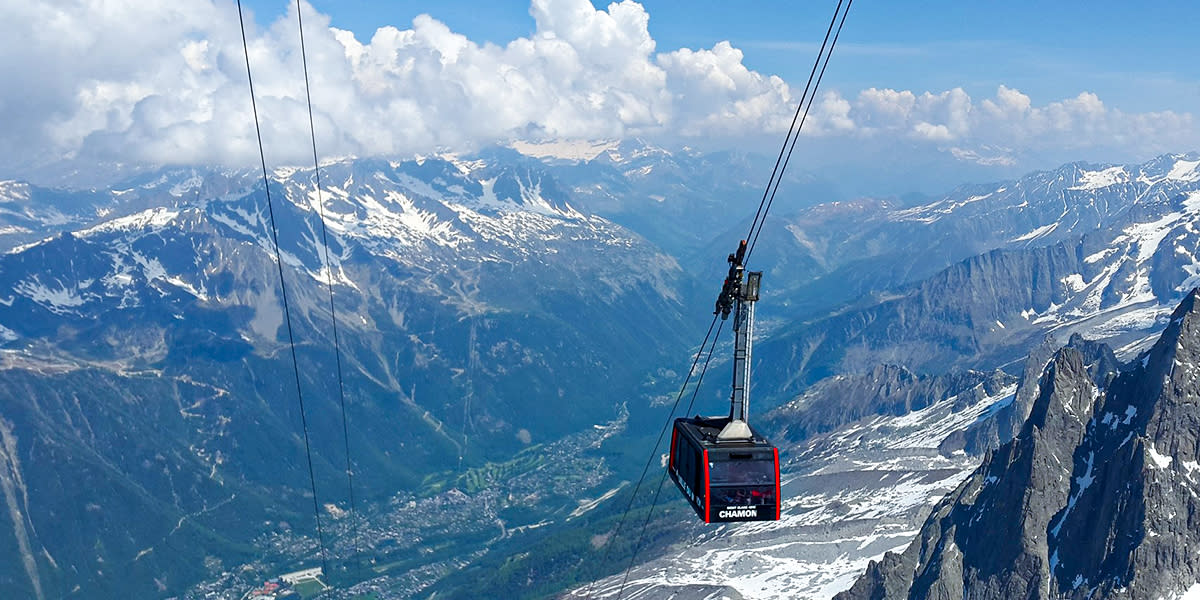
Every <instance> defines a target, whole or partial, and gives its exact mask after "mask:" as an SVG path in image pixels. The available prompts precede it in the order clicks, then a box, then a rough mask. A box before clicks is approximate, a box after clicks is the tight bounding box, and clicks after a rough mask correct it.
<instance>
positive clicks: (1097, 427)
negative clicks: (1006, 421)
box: [837, 290, 1200, 600]
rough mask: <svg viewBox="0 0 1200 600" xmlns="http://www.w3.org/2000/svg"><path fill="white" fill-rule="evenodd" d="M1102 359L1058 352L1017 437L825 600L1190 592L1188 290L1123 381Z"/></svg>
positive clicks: (1192, 404) (1193, 424) (1197, 345)
mask: <svg viewBox="0 0 1200 600" xmlns="http://www.w3.org/2000/svg"><path fill="white" fill-rule="evenodd" d="M1081 349H1082V351H1081ZM1110 359H1111V353H1109V352H1107V351H1106V349H1104V348H1101V347H1098V346H1095V345H1091V346H1089V345H1088V344H1086V343H1084V342H1083V341H1082V340H1072V344H1071V345H1069V346H1068V347H1066V348H1063V349H1062V350H1060V351H1059V352H1058V353H1057V354H1056V355H1055V356H1054V358H1053V360H1052V361H1050V363H1049V365H1047V366H1046V368H1045V370H1044V372H1043V374H1042V376H1041V378H1040V380H1039V382H1038V394H1037V396H1036V400H1034V402H1033V405H1032V407H1031V408H1030V412H1029V418H1028V419H1027V420H1026V421H1025V424H1024V426H1023V428H1022V429H1021V431H1020V433H1019V434H1018V435H1017V436H1016V437H1015V438H1014V439H1013V440H1012V441H1011V442H1009V443H1006V444H1004V445H1002V446H1000V447H999V448H998V449H996V450H995V451H994V452H991V453H989V454H988V455H987V457H986V458H985V460H984V462H983V464H982V465H981V466H980V467H979V469H978V470H976V471H975V473H974V474H973V475H972V476H971V477H969V478H968V479H967V480H966V481H964V482H963V484H962V485H961V486H959V488H958V489H957V490H955V491H954V492H953V493H951V494H950V495H949V496H947V497H946V498H945V499H944V500H942V502H941V503H940V504H939V505H938V506H937V507H936V508H935V509H934V511H933V513H932V514H931V515H930V517H929V518H928V520H927V521H926V522H925V524H924V526H923V527H922V528H921V532H920V534H919V535H918V537H917V539H916V540H914V542H913V543H912V544H911V545H910V546H909V547H908V548H907V549H906V550H905V551H904V552H903V553H901V554H888V555H886V556H885V557H884V558H883V559H882V560H880V561H879V562H875V563H872V564H871V565H870V566H869V568H868V569H867V572H866V573H865V574H864V575H863V576H862V577H860V578H859V580H858V581H857V582H856V583H855V584H854V586H853V587H852V588H851V589H850V590H848V591H846V592H844V593H842V594H840V595H838V596H837V598H838V599H839V600H857V599H864V600H865V599H873V600H883V599H891V598H897V599H899V598H910V599H918V598H920V599H926V598H928V599H947V600H948V599H950V598H966V599H980V600H983V599H985V598H1072V599H1076V598H1078V599H1082V598H1130V599H1142V598H1159V597H1166V598H1170V597H1177V596H1178V595H1180V594H1182V593H1183V592H1184V591H1186V590H1188V589H1190V588H1191V587H1192V586H1193V585H1197V583H1196V582H1197V581H1198V580H1200V496H1198V495H1197V493H1198V492H1200V462H1198V460H1197V454H1198V452H1200V441H1198V437H1200V302H1198V299H1197V291H1196V290H1193V291H1192V293H1190V294H1189V295H1188V296H1187V298H1185V299H1184V301H1183V303H1182V304H1181V305H1180V306H1179V307H1178V308H1177V309H1176V311H1175V312H1174V314H1173V315H1172V318H1171V322H1170V325H1169V326H1168V327H1167V330H1166V331H1165V332H1164V333H1163V334H1162V337H1161V338H1160V339H1159V341H1158V342H1157V343H1156V344H1155V345H1154V347H1153V348H1151V349H1150V350H1149V351H1148V352H1147V353H1145V354H1144V355H1143V356H1142V357H1141V358H1140V359H1139V360H1138V361H1137V362H1135V363H1134V364H1133V365H1132V366H1130V367H1127V368H1126V370H1125V372H1123V373H1121V374H1120V375H1115V372H1114V370H1113V366H1114V363H1113V362H1112V361H1111V360H1110ZM1089 366H1090V367H1091V368H1089ZM1198 589H1200V588H1198Z"/></svg>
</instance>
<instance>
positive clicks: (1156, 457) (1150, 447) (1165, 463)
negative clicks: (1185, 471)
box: [1146, 444, 1175, 469]
mask: <svg viewBox="0 0 1200 600" xmlns="http://www.w3.org/2000/svg"><path fill="white" fill-rule="evenodd" d="M1146 452H1147V453H1148V454H1149V455H1150V460H1152V461H1154V464H1156V465H1158V468H1160V469H1166V468H1168V467H1170V466H1171V461H1173V460H1175V459H1174V458H1172V457H1170V456H1163V455H1162V454H1159V453H1158V450H1156V449H1155V448H1154V444H1146Z"/></svg>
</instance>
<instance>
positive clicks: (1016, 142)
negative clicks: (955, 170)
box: [808, 85, 1200, 166]
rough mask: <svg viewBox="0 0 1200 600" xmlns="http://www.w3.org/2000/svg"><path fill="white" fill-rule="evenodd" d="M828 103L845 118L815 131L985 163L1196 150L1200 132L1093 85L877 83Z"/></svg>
mask: <svg viewBox="0 0 1200 600" xmlns="http://www.w3.org/2000/svg"><path fill="white" fill-rule="evenodd" d="M820 106H821V107H826V106H837V108H836V110H829V109H825V108H821V109H819V111H818V117H817V120H818V121H821V120H825V121H829V122H831V123H836V124H837V126H836V127H835V128H833V129H832V131H831V130H830V128H829V127H825V128H821V127H818V128H816V129H815V130H814V131H810V132H808V133H809V134H810V135H817V136H822V135H823V136H829V135H837V136H841V137H850V138H853V139H857V140H860V141H868V140H869V141H880V140H884V141H893V142H907V143H909V144H918V145H921V144H924V145H928V146H930V147H932V148H936V149H940V150H943V151H945V152H946V153H948V154H950V155H951V156H953V157H955V158H957V159H959V160H963V161H968V162H974V163H978V164H983V165H989V164H991V165H1005V166H1007V165H1011V164H1014V162H1015V161H1014V160H1013V159H1012V158H1011V157H1006V156H1005V153H1009V154H1012V153H1016V152H1019V151H1020V150H1021V149H1027V150H1032V151H1036V152H1039V153H1050V154H1064V155H1069V153H1071V152H1090V151H1094V150H1102V151H1117V150H1119V154H1121V155H1123V156H1137V155H1146V154H1153V153H1158V152H1167V151H1181V150H1189V149H1192V147H1193V146H1194V145H1195V144H1196V142H1197V141H1198V139H1200V136H1198V132H1197V126H1196V120H1195V117H1194V116H1193V115H1191V114H1189V113H1176V112H1172V111H1162V112H1150V113H1140V114H1128V113H1125V112H1122V111H1120V110H1118V109H1115V108H1110V107H1108V106H1106V105H1105V104H1104V103H1103V102H1102V101H1101V100H1100V98H1099V97H1097V96H1096V95H1095V94H1093V93H1090V92H1082V93H1080V94H1079V95H1078V96H1076V97H1074V98H1068V99H1065V100H1061V101H1057V102H1051V103H1049V104H1046V105H1045V106H1040V107H1039V106H1034V104H1033V101H1032V100H1031V99H1030V97H1029V96H1027V95H1025V94H1023V93H1021V92H1020V91H1018V90H1015V89H1012V88H1009V87H1006V86H1003V85H1002V86H999V88H998V89H997V90H996V94H995V96H994V97H992V98H984V99H982V100H979V101H975V100H973V99H972V98H971V97H970V96H969V95H967V93H966V92H965V91H963V90H962V89H960V88H955V89H952V90H948V91H945V92H941V93H931V92H924V93H921V94H915V93H913V92H911V91H907V90H899V91H898V90H891V89H875V88H871V89H867V90H863V91H861V92H859V93H858V95H857V96H856V97H854V98H853V99H852V100H846V99H844V98H842V97H841V96H840V95H839V94H838V93H836V92H827V93H826V94H825V98H824V100H823V101H822V102H821V103H820ZM1118 158H1119V157H1118Z"/></svg>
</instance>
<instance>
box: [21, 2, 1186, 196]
mask: <svg viewBox="0 0 1200 600" xmlns="http://www.w3.org/2000/svg"><path fill="white" fill-rule="evenodd" d="M244 4H245V5H246V6H247V8H249V9H250V10H252V11H253V12H254V14H255V18H254V21H253V22H252V23H251V27H250V30H249V32H248V36H249V41H250V47H251V62H252V64H253V69H254V73H255V80H256V83H257V84H258V88H257V91H259V92H260V94H259V105H258V109H259V112H260V116H261V117H262V119H261V120H262V124H263V135H264V139H265V141H266V143H267V146H268V152H269V154H271V155H272V156H271V157H270V159H271V160H272V161H274V162H276V163H280V164H301V163H303V161H305V160H307V159H306V157H305V155H304V152H303V149H304V145H303V144H297V143H296V141H295V140H297V139H301V140H303V139H306V138H307V135H308V134H307V127H308V119H307V99H306V97H305V91H304V85H303V74H302V72H301V70H300V56H299V52H298V50H299V49H298V37H297V35H296V29H295V18H294V16H295V13H294V12H293V11H294V10H295V9H294V3H293V2H291V1H288V0H245V2H244ZM833 6H834V2H832V1H830V2H814V1H798V2H782V1H774V0H772V1H764V2H728V1H721V2H718V1H715V0H693V1H690V2H678V1H667V0H646V1H645V2H642V3H633V2H623V3H620V4H611V5H609V4H603V5H597V4H596V3H594V2H592V3H589V1H588V0H523V1H518V0H509V1H502V2H476V1H472V2H467V1H463V0H443V1H441V2H427V1H423V2H415V1H409V0H398V1H393V2H367V1H365V0H312V3H311V4H305V5H304V8H303V10H304V14H305V25H306V39H307V40H308V50H309V51H308V61H309V67H310V74H311V77H312V82H313V88H314V90H315V93H314V97H313V107H314V113H315V115H314V116H315V119H314V120H315V122H316V130H317V131H316V135H317V140H318V145H319V147H320V149H321V152H322V154H323V155H324V156H328V157H345V156H392V157H406V156H413V155H421V154H428V153H431V152H470V151H472V150H473V149H477V148H479V147H482V146H486V145H489V144H514V143H522V142H530V141H533V142H547V141H556V142H561V141H569V142H571V143H576V144H578V143H583V142H591V141H596V140H613V139H620V138H628V137H633V136H637V137H640V138H643V139H647V140H650V141H652V142H656V143H661V144H663V145H668V146H678V145H688V146H692V147H699V148H708V149H743V150H749V151H757V152H762V153H772V152H774V150H775V148H777V147H778V143H779V140H780V139H781V138H782V136H783V134H784V133H785V132H786V130H787V125H788V123H789V122H790V118H791V114H792V111H793V110H794V107H795V105H796V103H797V102H798V100H799V97H800V92H801V90H802V88H803V84H804V80H805V78H806V76H807V73H808V69H809V68H810V66H811V64H812V60H813V58H814V55H815V54H816V50H817V46H818V44H819V42H820V39H821V36H822V35H823V33H824V30H825V25H826V24H827V23H828V20H829V18H830V15H831V13H832V8H833ZM424 15H428V16H424ZM237 22H238V18H237V11H236V7H235V2H234V0H173V1H172V2H163V3H130V4H120V3H115V4H114V3H112V2H110V1H108V0H76V1H75V2H73V3H71V4H70V5H67V4H65V3H40V2H35V3H28V2H17V1H15V0H0V77H3V78H4V80H5V81H6V84H7V85H6V86H5V87H4V88H3V89H0V119H2V120H3V122H4V123H6V124H7V125H8V126H7V127H5V128H3V129H0V171H2V172H3V173H4V174H7V175H10V176H12V175H15V176H20V174H21V172H22V171H23V170H26V169H29V168H33V167H38V166H44V165H46V164H53V163H54V162H55V161H59V160H63V159H68V160H75V161H79V160H84V161H97V162H153V163H159V164H163V163H166V164H243V163H244V162H245V161H247V160H252V159H253V158H254V154H256V144H255V143H254V139H253V122H252V121H250V116H249V110H248V109H249V107H248V95H247V93H246V85H245V82H246V80H245V62H244V59H243V58H242V46H241V37H240V34H239V31H238V26H237ZM1195 23H1200V5H1193V4H1189V3H1185V2H1159V3H1154V4H1153V5H1151V6H1149V7H1147V6H1143V5H1139V4H1135V3H1124V2H1087V3H1084V2H1059V3H1054V4H1053V5H1049V7H1048V6H1043V5H1042V3H1034V2H1028V1H1015V2H1003V3H1001V2H959V1H956V2H950V1H943V0H937V1H931V2H920V3H916V2H890V1H886V2H885V1H883V0H857V2H855V3H854V6H853V10H852V12H851V14H850V16H849V19H848V20H847V23H846V28H845V30H844V32H843V36H842V39H841V42H840V43H839V46H838V50H837V52H836V54H835V56H834V58H833V61H832V62H831V63H830V67H829V71H828V73H827V76H826V80H825V82H824V84H823V86H822V89H821V94H820V95H819V96H818V98H817V102H816V104H815V105H814V107H813V113H812V115H811V118H810V120H809V122H808V123H806V126H805V131H804V134H805V136H808V137H809V138H810V139H809V140H808V141H806V142H805V143H804V144H800V145H799V146H798V152H800V159H801V162H800V164H803V165H805V167H806V168H810V169H820V170H827V171H830V172H838V173H842V174H849V175H853V176H854V178H855V179H859V180H863V179H865V178H864V177H863V176H861V175H859V174H861V173H870V174H872V178H873V180H874V181H878V182H883V183H882V184H881V186H880V187H879V188H877V189H886V190H892V191H906V190H904V189H903V186H909V185H912V186H918V187H921V188H922V189H924V190H931V189H932V190H936V189H939V188H941V187H945V186H947V185H951V184H954V183H959V182H962V181H990V180H995V179H997V178H1002V177H1010V176H1014V175H1019V174H1022V173H1024V172H1026V171H1029V170H1034V169H1042V168H1052V167H1055V166H1058V165H1059V164H1062V163H1064V162H1069V161H1076V160H1082V161H1089V162H1138V161H1144V160H1148V159H1150V158H1153V157H1154V156H1156V155H1158V154H1162V153H1168V152H1188V151H1196V150H1200V113H1198V112H1197V107H1200V68H1198V67H1197V66H1196V62H1195V59H1194V57H1195V56H1196V55H1197V52H1196V50H1197V48H1196V46H1197V43H1196V42H1195V39H1196V36H1195V35H1194V33H1193V31H1192V28H1193V27H1194V24H1195ZM326 25H328V26H326ZM345 32H349V33H345ZM930 173H932V175H928V174H930ZM920 174H926V175H925V176H924V178H925V180H926V182H925V183H920V184H919V185H918V183H915V182H917V181H918V179H920V177H919V175H920Z"/></svg>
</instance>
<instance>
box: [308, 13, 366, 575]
mask: <svg viewBox="0 0 1200 600" xmlns="http://www.w3.org/2000/svg"><path fill="white" fill-rule="evenodd" d="M296 24H297V26H298V28H299V29H300V58H301V61H302V64H303V65H304V93H305V96H306V98H307V100H308V131H309V134H310V136H311V138H312V151H313V173H314V176H315V179H316V181H315V183H316V187H317V215H318V217H319V219H320V221H321V246H322V248H323V249H324V254H325V270H326V273H327V274H328V279H327V281H326V283H327V284H328V287H329V321H330V323H332V324H333V355H334V360H335V362H336V363H337V382H338V401H339V404H340V405H341V409H342V441H343V442H344V443H345V446H346V489H347V490H348V492H349V496H350V524H351V526H352V527H353V533H354V538H353V542H352V543H353V548H354V564H355V567H356V571H357V574H358V576H359V577H362V560H361V558H360V557H359V553H358V542H359V530H358V510H357V507H356V506H355V502H354V471H353V469H352V468H351V461H350V425H349V420H348V419H347V417H346V385H345V383H344V380H343V377H342V348H341V343H340V340H339V337H338V324H337V311H336V309H335V308H334V304H333V262H332V261H330V259H329V231H328V227H327V226H326V225H325V203H324V202H323V201H322V199H321V164H320V161H318V160H317V129H316V127H315V126H314V125H313V110H312V87H311V86H310V85H309V81H308V53H307V51H306V49H305V46H304V17H302V16H301V6H300V0H296Z"/></svg>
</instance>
